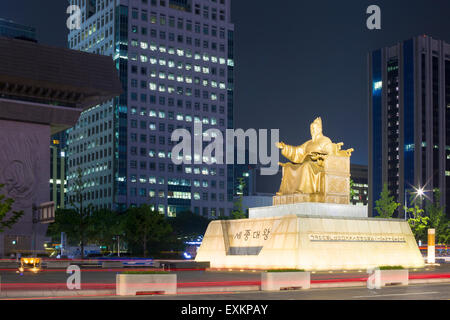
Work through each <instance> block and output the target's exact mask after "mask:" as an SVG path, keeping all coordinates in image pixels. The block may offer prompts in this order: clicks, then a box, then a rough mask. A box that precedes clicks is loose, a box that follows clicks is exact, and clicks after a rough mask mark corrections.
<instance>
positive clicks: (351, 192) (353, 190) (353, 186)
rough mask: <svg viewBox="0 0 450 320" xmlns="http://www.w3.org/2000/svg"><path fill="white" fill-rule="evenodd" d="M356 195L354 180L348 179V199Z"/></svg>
mask: <svg viewBox="0 0 450 320" xmlns="http://www.w3.org/2000/svg"><path fill="white" fill-rule="evenodd" d="M356 195H357V193H356V190H355V182H354V181H353V179H350V201H352V200H353V198H354V197H355V196H356Z"/></svg>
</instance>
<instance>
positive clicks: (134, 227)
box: [123, 205, 172, 257]
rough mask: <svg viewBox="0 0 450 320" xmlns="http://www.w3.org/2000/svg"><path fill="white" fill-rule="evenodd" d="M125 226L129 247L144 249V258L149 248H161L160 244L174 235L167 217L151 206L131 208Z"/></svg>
mask: <svg viewBox="0 0 450 320" xmlns="http://www.w3.org/2000/svg"><path fill="white" fill-rule="evenodd" d="M123 226H124V233H125V238H126V239H127V241H128V244H129V247H131V248H134V249H135V250H136V249H137V250H138V249H139V248H142V251H141V252H142V253H143V256H144V257H147V255H148V250H147V248H148V247H149V246H150V247H152V246H154V247H159V246H158V242H162V241H163V240H165V239H166V238H167V237H169V236H170V235H171V233H172V228H171V226H170V224H169V223H168V222H167V220H166V219H165V217H164V216H162V215H161V214H159V212H158V211H155V210H152V208H151V207H150V205H142V206H140V207H139V208H129V209H128V210H127V212H126V214H125V218H124V224H123ZM141 246H142V247H141Z"/></svg>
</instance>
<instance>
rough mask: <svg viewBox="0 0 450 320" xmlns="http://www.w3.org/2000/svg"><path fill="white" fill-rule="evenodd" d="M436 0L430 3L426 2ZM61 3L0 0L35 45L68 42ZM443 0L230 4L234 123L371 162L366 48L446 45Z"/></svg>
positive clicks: (448, 26)
mask: <svg viewBox="0 0 450 320" xmlns="http://www.w3.org/2000/svg"><path fill="white" fill-rule="evenodd" d="M431 3H432V5H431ZM372 4H376V5H379V6H380V7H381V11H382V30H379V31H370V30H368V29H367V28H366V19H367V17H368V15H366V9H367V7H368V6H369V5H372ZM66 7H67V1H65V0H41V1H36V0H14V1H11V0H0V17H1V18H5V19H9V20H14V21H16V22H18V23H23V24H27V25H31V26H34V27H36V28H37V32H38V40H39V42H41V43H45V44H51V45H56V46H66V36H67V29H66V19H67V15H66V13H65V12H66ZM449 15H450V1H448V0H433V1H429V0H385V1H375V0H345V1H335V0H333V1H318V0H316V1H306V0H301V1H299V0H286V1H273V0H234V1H233V4H232V20H233V22H234V24H235V29H236V33H235V60H236V62H235V64H236V74H235V82H236V100H235V110H236V111H235V120H236V121H235V126H236V128H243V129H247V128H256V129H259V128H267V129H271V128H279V129H281V132H280V136H281V140H282V141H284V142H286V143H288V144H292V145H298V144H301V143H303V142H305V141H306V140H307V139H310V136H309V124H310V123H311V122H312V121H313V120H314V118H315V117H317V116H321V117H322V119H323V125H324V134H325V135H327V136H329V137H330V138H331V139H332V140H333V141H334V142H340V141H343V142H345V146H344V147H347V148H350V147H352V148H354V149H355V152H354V154H353V156H352V162H353V163H359V164H367V157H368V155H367V153H368V150H367V141H368V130H367V123H368V112H367V98H366V96H367V94H366V87H367V84H366V78H367V66H366V56H367V53H368V52H369V51H371V50H373V49H377V48H380V47H384V46H387V45H393V44H395V43H396V42H398V41H402V40H406V39H408V38H411V37H412V36H415V35H422V34H427V35H429V36H432V37H434V38H437V39H442V40H446V41H448V42H450V19H449Z"/></svg>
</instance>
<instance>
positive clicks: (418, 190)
mask: <svg viewBox="0 0 450 320" xmlns="http://www.w3.org/2000/svg"><path fill="white" fill-rule="evenodd" d="M413 189H414V190H415V191H414V192H413V193H415V194H416V196H415V197H414V200H415V199H416V198H417V197H420V199H422V198H423V197H424V196H425V190H424V188H423V187H420V188H416V187H413ZM407 192H408V189H407V188H405V220H408V219H407V217H408V201H407V195H406V193H407Z"/></svg>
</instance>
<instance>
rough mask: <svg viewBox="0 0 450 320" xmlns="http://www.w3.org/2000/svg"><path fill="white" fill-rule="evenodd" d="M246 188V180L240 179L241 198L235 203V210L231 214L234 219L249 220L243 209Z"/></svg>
mask: <svg viewBox="0 0 450 320" xmlns="http://www.w3.org/2000/svg"><path fill="white" fill-rule="evenodd" d="M244 188H245V180H244V178H238V190H239V193H238V194H239V197H238V199H237V200H236V201H235V202H234V210H233V212H232V213H231V216H232V218H233V219H246V218H247V213H246V212H244V209H243V207H242V201H243V199H244Z"/></svg>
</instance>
